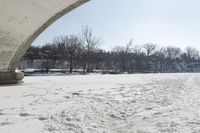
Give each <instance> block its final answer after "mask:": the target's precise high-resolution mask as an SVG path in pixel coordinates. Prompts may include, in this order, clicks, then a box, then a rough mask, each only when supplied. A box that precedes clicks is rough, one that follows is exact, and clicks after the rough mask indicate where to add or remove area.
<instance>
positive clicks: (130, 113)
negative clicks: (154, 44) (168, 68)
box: [0, 74, 200, 133]
mask: <svg viewBox="0 0 200 133" xmlns="http://www.w3.org/2000/svg"><path fill="white" fill-rule="evenodd" d="M95 132H98V133H101V132H108V133H117V132H119V133H155V132H158V133H159V132H169V133H172V132H173V133H176V132H177V133H179V132H180V133H190V132H196V133H199V132H200V74H155V75H153V74H141V75H140V74H137V75H87V76H66V77H64V76H57V77H54V76H53V77H26V78H25V81H24V83H23V84H19V85H16V86H15V85H10V86H0V133H95Z"/></svg>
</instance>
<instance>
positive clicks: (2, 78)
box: [0, 72, 24, 85]
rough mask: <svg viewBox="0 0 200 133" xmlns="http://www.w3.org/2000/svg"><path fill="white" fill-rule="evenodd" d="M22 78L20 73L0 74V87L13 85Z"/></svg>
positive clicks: (22, 75)
mask: <svg viewBox="0 0 200 133" xmlns="http://www.w3.org/2000/svg"><path fill="white" fill-rule="evenodd" d="M23 78H24V74H23V73H22V72H1V73H0V85H2V84H15V83H18V82H20V81H22V79H23Z"/></svg>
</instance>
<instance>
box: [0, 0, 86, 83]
mask: <svg viewBox="0 0 200 133" xmlns="http://www.w3.org/2000/svg"><path fill="white" fill-rule="evenodd" d="M87 1H89V0H0V84H4V83H16V82H17V81H20V80H22V79H23V74H22V73H16V72H15V70H16V67H17V66H18V64H19V62H20V59H21V58H22V56H23V55H24V54H25V52H26V50H27V49H28V48H29V46H30V45H31V44H32V42H33V41H34V40H35V39H36V38H37V37H38V36H39V35H40V34H41V33H42V32H43V31H44V30H45V29H46V28H47V27H48V26H50V25H51V24H52V23H53V22H55V21H56V20H57V19H59V18H60V17H62V16H63V15H65V14H66V13H68V12H70V11H71V10H73V9H75V8H76V7H78V6H80V5H82V4H84V3H85V2H87Z"/></svg>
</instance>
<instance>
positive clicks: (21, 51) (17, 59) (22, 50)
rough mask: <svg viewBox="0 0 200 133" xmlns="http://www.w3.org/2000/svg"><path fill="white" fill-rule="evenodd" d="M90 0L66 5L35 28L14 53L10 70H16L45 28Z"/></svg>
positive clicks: (81, 0) (79, 0) (80, 0)
mask: <svg viewBox="0 0 200 133" xmlns="http://www.w3.org/2000/svg"><path fill="white" fill-rule="evenodd" d="M88 1H90V0H78V1H77V2H75V3H73V4H72V5H70V6H68V7H66V8H65V9H62V10H60V11H59V12H57V13H55V14H54V15H53V16H52V17H51V18H49V19H48V20H47V21H46V22H45V23H44V24H43V25H41V26H40V27H39V28H38V29H36V30H35V32H34V33H33V34H32V35H31V36H30V37H29V38H28V39H27V40H25V41H24V43H23V44H21V45H20V47H19V48H18V49H17V51H16V53H15V54H14V56H13V58H12V60H11V61H10V63H9V67H8V68H9V70H10V71H14V70H15V69H16V67H17V66H18V64H19V62H20V59H21V58H22V56H23V55H24V54H25V52H26V51H27V49H28V48H29V46H30V45H31V44H32V43H33V41H34V40H35V39H36V38H37V37H38V36H39V35H40V34H41V33H42V32H43V31H44V30H45V29H47V28H48V27H49V26H50V25H51V24H53V23H54V22H55V21H56V20H58V19H59V18H61V17H62V16H64V15H65V14H67V13H68V12H70V11H72V10H73V9H75V8H77V7H79V6H80V5H83V4H84V3H86V2H88Z"/></svg>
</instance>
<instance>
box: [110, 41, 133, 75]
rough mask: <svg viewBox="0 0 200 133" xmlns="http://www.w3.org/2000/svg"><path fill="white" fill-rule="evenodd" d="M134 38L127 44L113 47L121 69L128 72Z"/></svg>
mask: <svg viewBox="0 0 200 133" xmlns="http://www.w3.org/2000/svg"><path fill="white" fill-rule="evenodd" d="M131 47H132V40H130V41H129V42H128V43H127V44H126V45H125V46H116V47H115V48H114V49H113V52H114V53H115V58H116V60H117V61H118V63H119V65H120V68H121V71H122V72H126V69H127V65H128V62H129V61H130V55H131V50H132V48H131Z"/></svg>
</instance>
